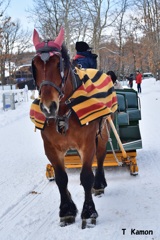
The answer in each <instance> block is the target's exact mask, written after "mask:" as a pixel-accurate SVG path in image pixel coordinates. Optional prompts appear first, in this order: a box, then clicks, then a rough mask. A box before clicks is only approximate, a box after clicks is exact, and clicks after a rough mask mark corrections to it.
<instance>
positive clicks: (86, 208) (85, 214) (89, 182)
mask: <svg viewBox="0 0 160 240" xmlns="http://www.w3.org/2000/svg"><path fill="white" fill-rule="evenodd" d="M88 152H89V151H88ZM80 180H81V184H82V186H83V188H84V192H85V200H84V204H83V209H82V213H81V218H82V229H84V228H86V227H88V221H89V224H90V226H91V225H92V226H93V225H95V224H96V219H97V217H98V213H97V211H96V208H95V204H94V202H93V199H92V192H91V190H92V186H93V182H94V175H93V172H92V164H91V162H90V163H88V162H87V163H84V162H83V166H82V171H81V174H80Z"/></svg>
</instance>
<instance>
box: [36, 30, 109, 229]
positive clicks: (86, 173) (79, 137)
mask: <svg viewBox="0 0 160 240" xmlns="http://www.w3.org/2000/svg"><path fill="white" fill-rule="evenodd" d="M63 41H64V29H63V28H61V30H60V32H59V34H58V36H57V37H56V39H55V40H52V41H51V40H50V41H49V40H48V41H40V38H39V34H38V32H37V31H36V30H35V29H34V33H33V43H34V46H35V49H36V55H35V57H34V58H33V60H32V68H33V77H34V79H35V84H36V86H37V88H38V89H39V96H40V109H41V111H42V112H43V114H44V116H45V117H46V119H47V123H46V126H45V128H44V130H43V131H41V136H42V139H43V143H44V150H45V154H46V156H47V158H48V159H49V161H50V163H51V164H52V166H53V168H54V171H55V181H56V184H57V186H58V189H59V193H60V211H59V216H60V225H61V226H66V225H68V224H71V223H74V222H75V218H76V215H77V207H76V205H75V203H74V202H73V200H72V197H71V194H70V192H69V191H68V187H67V185H68V176H67V173H66V171H65V163H64V157H65V155H66V153H67V151H68V150H69V149H76V150H77V151H78V153H79V156H80V158H81V160H82V168H81V173H80V182H81V185H82V186H83V188H84V193H85V194H84V203H83V208H82V212H81V218H82V229H83V228H85V227H86V222H87V219H89V220H88V221H91V223H92V224H96V218H97V217H98V213H97V211H96V208H95V204H94V202H93V198H92V188H93V189H95V190H96V191H97V192H99V193H100V192H103V191H104V188H105V187H106V186H107V182H106V179H105V176H104V169H103V161H104V158H105V155H106V143H107V140H108V135H107V131H106V130H105V127H106V121H105V118H97V119H96V120H94V121H91V122H90V123H89V124H86V125H84V126H81V124H80V123H79V121H78V119H77V116H76V115H75V113H74V112H73V111H70V110H69V108H68V106H67V104H66V102H67V100H68V98H69V97H70V96H71V94H72V93H73V91H74V90H75V85H76V81H75V77H74V72H73V70H72V65H71V62H70V58H69V55H68V51H67V48H66V47H65V45H64V44H63ZM106 76H107V75H106ZM62 128H63V130H62ZM99 132H100V134H99ZM95 155H96V157H97V169H96V172H95V176H94V174H93V171H92V162H93V158H94V156H95Z"/></svg>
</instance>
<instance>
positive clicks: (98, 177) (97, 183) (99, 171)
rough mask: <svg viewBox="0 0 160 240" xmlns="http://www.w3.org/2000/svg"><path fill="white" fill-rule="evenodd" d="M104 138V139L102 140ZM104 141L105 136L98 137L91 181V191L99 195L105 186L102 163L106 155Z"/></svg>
mask: <svg viewBox="0 0 160 240" xmlns="http://www.w3.org/2000/svg"><path fill="white" fill-rule="evenodd" d="M104 139H105V140H104ZM106 142H107V138H106V136H105V138H103V137H102V138H101V137H99V138H98V143H97V149H96V158H97V168H96V171H95V178H94V183H93V192H94V194H95V195H101V194H102V193H104V189H105V188H106V187H107V182H106V179H105V174H104V168H103V163H104V159H105V156H106Z"/></svg>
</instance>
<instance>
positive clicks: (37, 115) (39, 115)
mask: <svg viewBox="0 0 160 240" xmlns="http://www.w3.org/2000/svg"><path fill="white" fill-rule="evenodd" d="M30 116H31V117H32V118H33V117H34V118H35V119H37V120H39V121H43V122H45V120H46V118H45V116H44V115H43V113H41V112H37V111H35V110H33V109H31V110H30Z"/></svg>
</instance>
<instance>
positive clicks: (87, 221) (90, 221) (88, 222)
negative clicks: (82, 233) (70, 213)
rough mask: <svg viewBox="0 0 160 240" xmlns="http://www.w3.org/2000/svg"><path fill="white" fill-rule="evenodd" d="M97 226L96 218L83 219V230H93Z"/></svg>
mask: <svg viewBox="0 0 160 240" xmlns="http://www.w3.org/2000/svg"><path fill="white" fill-rule="evenodd" d="M95 225H96V218H90V219H82V229H85V228H93V227H94V226H95Z"/></svg>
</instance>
